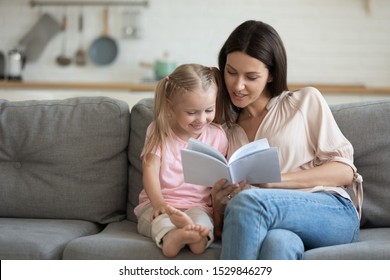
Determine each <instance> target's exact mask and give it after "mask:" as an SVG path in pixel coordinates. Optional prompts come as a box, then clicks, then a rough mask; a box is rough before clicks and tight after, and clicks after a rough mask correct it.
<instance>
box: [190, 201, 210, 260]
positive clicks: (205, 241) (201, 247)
mask: <svg viewBox="0 0 390 280" xmlns="http://www.w3.org/2000/svg"><path fill="white" fill-rule="evenodd" d="M185 213H186V214H187V215H188V216H189V217H191V219H192V221H193V222H194V224H196V225H199V226H201V227H202V228H203V229H204V230H203V233H204V234H203V238H202V240H200V241H199V242H197V243H193V244H188V247H189V248H190V249H191V251H192V252H193V253H195V254H200V253H203V252H204V251H205V249H206V248H208V247H209V246H210V245H211V244H212V243H213V241H214V224H213V220H212V218H211V217H210V215H208V214H207V213H206V212H205V211H204V210H203V209H201V208H190V209H188V210H186V211H185ZM206 232H207V234H205V233H206Z"/></svg>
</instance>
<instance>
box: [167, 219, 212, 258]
mask: <svg viewBox="0 0 390 280" xmlns="http://www.w3.org/2000/svg"><path fill="white" fill-rule="evenodd" d="M208 234H209V229H208V228H206V227H203V226H200V225H186V226H184V227H182V228H177V229H173V230H171V231H170V232H168V233H167V234H166V235H165V236H164V238H163V243H162V252H163V254H164V256H166V257H170V258H171V257H174V256H176V255H177V254H178V253H179V252H180V250H181V249H182V248H183V247H184V246H185V245H187V244H188V246H189V247H190V249H191V251H192V252H193V253H195V254H200V253H203V252H204V250H205V245H206V243H207V235H208Z"/></svg>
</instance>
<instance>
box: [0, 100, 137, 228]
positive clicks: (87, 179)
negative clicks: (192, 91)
mask: <svg viewBox="0 0 390 280" xmlns="http://www.w3.org/2000/svg"><path fill="white" fill-rule="evenodd" d="M129 119H130V117H129V108H128V105H127V103H126V102H123V101H119V100H114V99H111V98H107V97H80V98H70V99H65V100H44V101H18V102H8V101H4V100H0V217H19V218H47V219H80V220H88V221H92V222H98V223H102V224H104V223H109V222H112V221H118V220H121V219H123V218H124V217H125V213H126V212H125V211H126V194H127V175H128V173H127V172H128V161H127V145H128V136H129Z"/></svg>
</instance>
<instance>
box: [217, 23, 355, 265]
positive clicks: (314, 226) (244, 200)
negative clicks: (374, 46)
mask: <svg viewBox="0 0 390 280" xmlns="http://www.w3.org/2000/svg"><path fill="white" fill-rule="evenodd" d="M219 67H220V70H221V73H222V74H223V75H222V76H223V81H224V83H223V84H224V85H225V87H224V88H223V91H222V95H221V96H220V97H219V100H218V103H219V104H220V105H221V108H222V110H221V112H219V113H218V114H217V116H216V120H217V122H222V121H225V122H226V131H227V135H228V139H229V150H228V156H230V155H231V154H232V153H233V152H234V151H235V150H237V149H238V148H239V147H240V146H242V145H244V144H246V143H249V142H251V141H253V140H256V139H261V138H267V139H268V141H269V143H270V146H275V147H278V148H279V159H280V167H281V171H282V181H281V182H277V183H268V184H261V185H256V186H248V185H245V182H241V183H240V184H239V185H230V186H228V187H223V185H224V183H225V182H224V180H220V181H219V182H217V183H216V184H215V186H214V189H213V203H214V215H213V216H214V223H215V225H214V226H215V229H216V230H215V233H216V235H217V236H218V235H220V234H221V231H222V225H223V231H222V252H221V258H222V259H301V258H303V254H304V250H305V249H311V248H317V247H322V246H330V245H336V244H343V243H349V242H354V241H356V240H357V239H358V236H359V217H360V216H359V215H360V209H361V202H362V201H361V200H362V184H361V181H362V180H361V176H360V175H359V174H358V173H357V172H356V167H355V166H354V164H353V148H352V145H351V143H350V142H349V141H348V140H347V139H346V138H345V137H344V135H343V134H342V133H341V131H340V129H339V128H338V126H337V124H336V122H335V120H334V118H333V116H332V114H331V111H330V109H329V107H328V105H327V103H326V102H325V100H324V99H323V97H322V96H321V94H320V92H319V91H318V90H317V89H315V88H311V87H309V88H303V89H301V90H298V91H293V92H292V91H289V90H288V87H287V58H286V52H285V49H284V46H283V42H282V40H281V39H280V37H279V35H278V33H277V32H276V31H275V30H274V28H272V27H271V26H270V25H268V24H265V23H263V22H259V21H246V22H244V23H242V24H241V25H239V26H238V27H237V28H236V29H235V30H234V31H233V32H232V34H231V35H230V36H229V38H228V39H227V41H226V42H225V44H224V45H223V47H222V49H221V51H220V53H219ZM259 168H261V166H260V167H259ZM348 187H350V188H351V189H353V190H354V192H355V194H356V196H355V197H356V199H354V202H355V205H354V203H352V200H351V198H350V196H349V195H348V193H347V192H346V190H345V189H346V188H348ZM225 206H226V209H225ZM357 210H359V211H357Z"/></svg>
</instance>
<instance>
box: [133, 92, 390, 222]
mask: <svg viewBox="0 0 390 280" xmlns="http://www.w3.org/2000/svg"><path fill="white" fill-rule="evenodd" d="M152 109H153V99H152V98H149V99H144V100H142V101H141V102H139V103H138V104H136V105H135V106H134V107H133V109H132V112H131V126H132V129H131V136H130V142H131V149H130V151H129V160H130V164H131V166H130V172H129V186H130V188H129V198H128V210H127V215H128V219H130V220H132V221H137V220H136V218H135V216H134V213H133V209H134V207H135V206H136V205H137V204H138V194H139V192H140V191H141V190H142V166H141V161H140V159H139V156H140V153H141V150H142V147H143V142H144V140H145V133H146V128H147V126H148V125H149V123H150V121H151V119H152ZM331 110H332V112H333V115H334V117H335V120H336V122H337V123H338V125H339V127H340V129H341V131H342V132H343V134H344V135H345V136H346V137H347V138H348V139H349V141H350V142H351V143H352V145H353V147H354V160H355V165H356V166H357V169H358V172H359V173H360V174H361V175H362V176H363V180H364V181H363V188H364V199H363V217H362V221H361V224H362V227H386V226H387V227H388V226H390V173H389V171H390V121H389V120H390V100H388V101H371V102H370V101H367V102H358V103H351V104H341V105H333V106H331Z"/></svg>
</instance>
